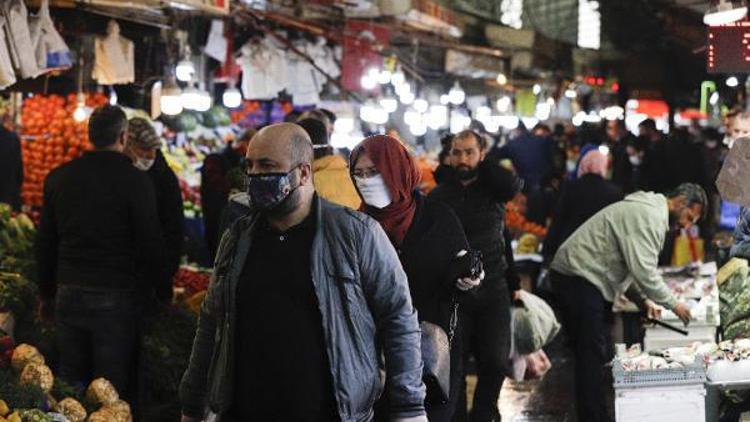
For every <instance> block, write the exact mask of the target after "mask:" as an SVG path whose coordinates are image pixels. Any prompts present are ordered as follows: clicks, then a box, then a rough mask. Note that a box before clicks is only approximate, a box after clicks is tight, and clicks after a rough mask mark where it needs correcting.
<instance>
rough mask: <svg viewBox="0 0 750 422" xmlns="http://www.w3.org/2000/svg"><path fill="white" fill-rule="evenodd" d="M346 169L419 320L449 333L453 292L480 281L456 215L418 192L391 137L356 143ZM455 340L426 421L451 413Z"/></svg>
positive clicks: (458, 365)
mask: <svg viewBox="0 0 750 422" xmlns="http://www.w3.org/2000/svg"><path fill="white" fill-rule="evenodd" d="M350 169H351V173H352V180H353V181H354V185H355V186H356V187H357V191H358V192H359V194H360V196H361V197H362V207H361V211H363V212H365V213H367V214H368V215H370V216H371V217H373V218H374V219H376V220H377V221H378V222H379V223H380V225H381V226H382V227H383V230H384V231H385V232H386V234H387V235H388V238H389V239H390V240H391V243H392V244H393V246H394V247H395V248H396V250H397V251H398V254H399V258H400V259H401V264H402V265H403V267H404V271H405V272H406V275H407V276H408V278H409V288H410V291H411V297H412V302H413V304H414V307H415V308H416V310H417V313H418V315H419V320H420V322H422V321H428V322H431V323H433V324H436V325H438V326H439V327H441V328H442V329H443V330H444V331H445V333H446V334H449V333H451V331H452V330H451V326H452V324H451V318H452V316H453V315H454V312H455V307H454V306H453V305H454V303H457V302H455V300H456V297H457V295H458V294H459V293H460V292H464V291H467V290H469V289H471V288H473V287H476V286H477V285H479V282H480V280H481V276H479V277H475V278H472V277H471V275H470V274H471V270H472V263H471V258H470V257H471V256H472V254H471V253H467V251H468V250H469V244H468V241H467V240H466V236H465V235H464V231H463V227H461V223H460V222H459V220H458V217H456V215H455V214H454V213H453V211H452V210H451V209H450V208H448V207H447V206H445V205H443V204H441V203H437V202H433V201H428V200H427V199H426V198H425V197H424V196H422V195H421V194H420V193H419V192H418V188H419V182H420V176H419V174H420V173H419V170H418V169H417V167H416V165H415V163H414V161H413V159H412V157H411V156H410V155H409V153H408V151H407V150H406V148H405V147H404V146H403V145H402V144H401V142H399V141H398V140H397V139H395V138H392V137H390V136H385V135H377V136H371V137H369V138H367V139H365V140H364V141H362V143H361V144H360V145H359V146H358V147H357V148H355V150H354V151H353V152H352V154H351V165H350ZM454 321H455V320H454ZM453 326H454V327H455V326H457V324H454V325H453ZM449 335H450V334H449ZM460 343H461V342H460V340H459V338H458V334H456V335H454V338H453V341H452V342H451V350H450V354H451V356H450V358H451V359H450V360H451V377H450V378H451V379H450V393H449V399H448V401H447V402H445V403H441V401H440V400H437V399H435V394H434V393H435V392H434V391H429V390H428V392H427V400H426V403H425V405H426V408H427V416H428V419H429V420H430V422H441V421H450V420H451V418H452V416H453V413H454V411H455V408H456V404H457V403H458V393H459V392H460V391H461V388H460V385H461V378H462V377H463V364H462V362H461V361H462V357H461V351H460V350H459V347H458V345H460ZM386 388H388V386H387V385H386ZM454 393H456V394H454ZM385 396H386V395H385V394H384V395H383V397H385ZM382 402H383V399H381V402H380V403H379V405H377V406H376V412H375V413H376V420H378V421H380V420H383V421H387V420H389V415H388V414H387V413H383V412H381V411H380V409H383V408H384V409H387V406H385V403H382Z"/></svg>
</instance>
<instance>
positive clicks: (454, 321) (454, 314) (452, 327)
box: [448, 294, 458, 344]
mask: <svg viewBox="0 0 750 422" xmlns="http://www.w3.org/2000/svg"><path fill="white" fill-rule="evenodd" d="M457 327H458V300H457V299H456V295H455V294H453V295H452V296H451V319H450V322H449V323H448V344H453V337H454V336H455V335H456V328H457Z"/></svg>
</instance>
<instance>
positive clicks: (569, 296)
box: [552, 272, 612, 422]
mask: <svg viewBox="0 0 750 422" xmlns="http://www.w3.org/2000/svg"><path fill="white" fill-rule="evenodd" d="M552 287H553V289H554V292H555V296H556V298H557V300H558V303H559V305H560V308H561V309H560V310H561V312H562V323H563V327H564V328H565V331H566V333H567V334H568V337H569V340H570V344H571V346H572V348H573V353H574V355H575V385H576V408H577V410H578V420H579V421H581V422H584V421H585V422H604V421H610V420H611V419H610V418H609V416H608V414H607V404H606V400H607V395H606V391H607V390H608V389H609V388H610V386H609V385H607V382H606V379H607V378H606V377H605V374H604V371H605V365H606V363H607V362H609V361H610V360H611V358H612V347H611V339H610V326H611V324H612V303H610V302H607V301H606V300H604V297H603V296H602V294H601V292H600V291H599V289H598V288H597V287H596V286H594V285H593V284H591V283H590V282H588V281H586V280H585V279H583V278H580V277H568V276H564V275H562V274H559V273H556V272H552Z"/></svg>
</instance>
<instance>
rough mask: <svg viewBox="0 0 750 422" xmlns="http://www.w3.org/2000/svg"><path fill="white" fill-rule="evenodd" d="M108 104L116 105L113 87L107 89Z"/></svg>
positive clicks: (115, 94)
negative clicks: (109, 89) (110, 89)
mask: <svg viewBox="0 0 750 422" xmlns="http://www.w3.org/2000/svg"><path fill="white" fill-rule="evenodd" d="M109 105H113V106H115V105H117V93H116V92H115V90H114V89H113V90H112V91H109Z"/></svg>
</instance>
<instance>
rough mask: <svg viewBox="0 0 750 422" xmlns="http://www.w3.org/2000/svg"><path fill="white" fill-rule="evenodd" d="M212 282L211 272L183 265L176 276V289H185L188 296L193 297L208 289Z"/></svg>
mask: <svg viewBox="0 0 750 422" xmlns="http://www.w3.org/2000/svg"><path fill="white" fill-rule="evenodd" d="M210 280H211V272H210V271H209V270H204V269H200V268H197V267H193V266H189V265H183V266H182V267H180V269H179V270H177V274H175V276H174V287H175V288H176V289H183V290H184V293H185V295H186V296H188V297H191V296H193V295H194V294H196V293H198V292H202V291H205V290H207V289H208V283H209V282H210Z"/></svg>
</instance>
